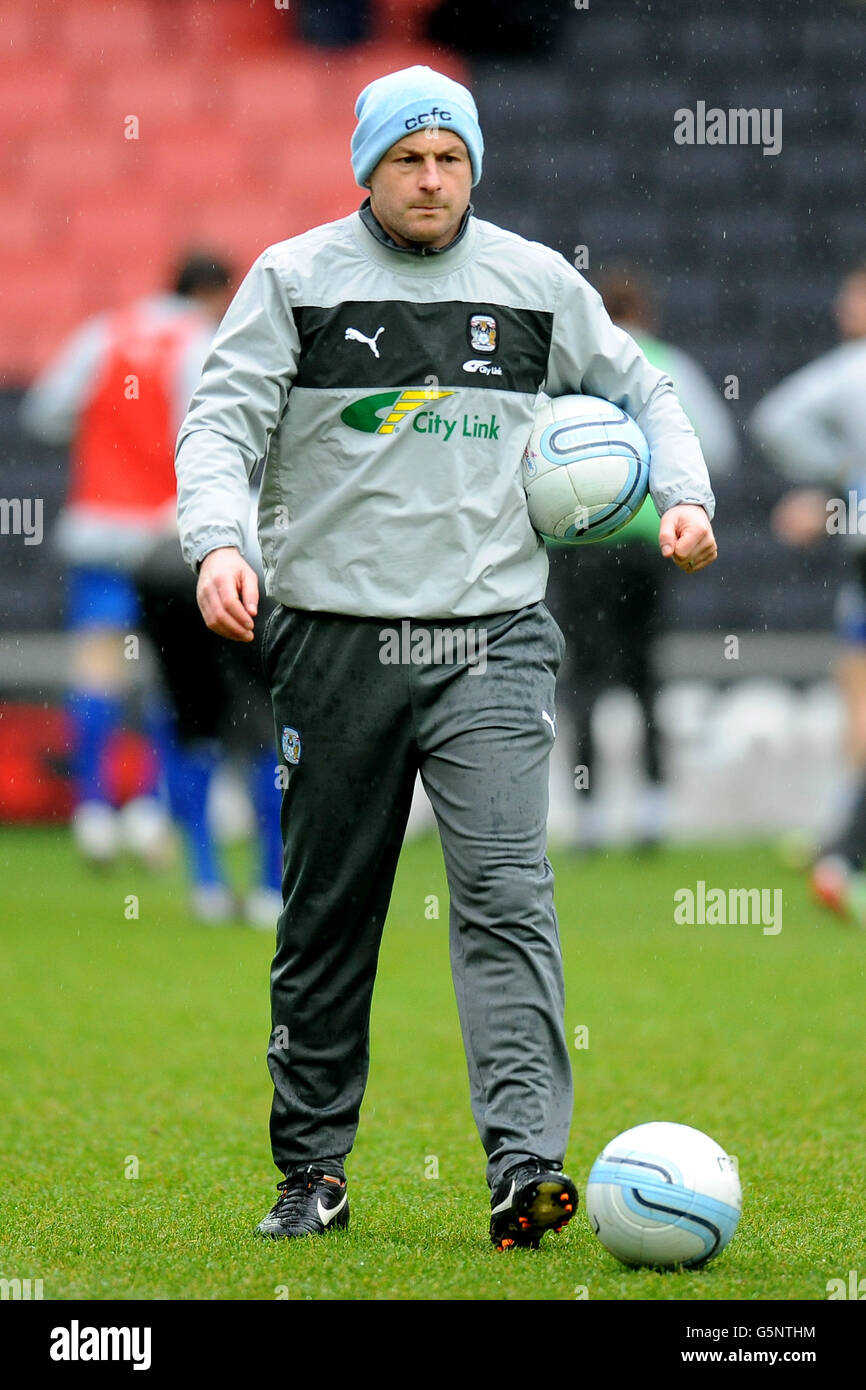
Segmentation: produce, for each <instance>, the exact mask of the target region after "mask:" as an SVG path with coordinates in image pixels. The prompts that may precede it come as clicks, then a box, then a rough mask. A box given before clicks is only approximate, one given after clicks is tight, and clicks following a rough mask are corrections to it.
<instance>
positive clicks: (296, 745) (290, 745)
mask: <svg viewBox="0 0 866 1390" xmlns="http://www.w3.org/2000/svg"><path fill="white" fill-rule="evenodd" d="M282 745H283V757H284V758H285V760H286V762H287V763H293V764H297V763H299V762H300V761H301V735H300V734H299V733H298V731H297V729H291V728H289V725H288V724H284V725H283V738H282Z"/></svg>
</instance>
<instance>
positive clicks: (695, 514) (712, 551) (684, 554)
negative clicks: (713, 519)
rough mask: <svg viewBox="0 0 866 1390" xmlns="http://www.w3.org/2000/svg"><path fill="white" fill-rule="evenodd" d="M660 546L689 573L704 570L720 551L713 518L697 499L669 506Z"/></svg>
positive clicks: (660, 530)
mask: <svg viewBox="0 0 866 1390" xmlns="http://www.w3.org/2000/svg"><path fill="white" fill-rule="evenodd" d="M659 545H660V546H661V552H662V555H664V556H665V558H668V557H670V559H671V560H673V562H674V564H675V565H676V566H677V567H678V568H679V569H681V570H684V571H685V573H686V574H693V573H694V572H695V571H696V570H702V569H705V568H706V566H707V565H711V564H712V563H713V561H714V560H715V558H716V556H717V555H718V553H719V551H718V547H717V545H716V538H715V536H714V535H713V528H712V526H711V525H710V518H709V517H708V516H707V514H706V512H705V511H704V509H703V507H700V506H698V505H697V503H695V502H679V503H678V504H677V505H676V506H675V507H669V508H668V510H667V511H666V512H665V514H664V516H663V517H662V522H661V527H660V528H659Z"/></svg>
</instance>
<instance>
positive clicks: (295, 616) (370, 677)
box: [177, 67, 716, 1249]
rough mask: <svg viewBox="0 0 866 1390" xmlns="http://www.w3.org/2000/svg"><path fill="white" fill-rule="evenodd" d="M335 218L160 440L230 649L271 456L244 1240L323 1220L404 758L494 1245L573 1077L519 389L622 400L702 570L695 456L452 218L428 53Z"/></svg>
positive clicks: (375, 134)
mask: <svg viewBox="0 0 866 1390" xmlns="http://www.w3.org/2000/svg"><path fill="white" fill-rule="evenodd" d="M356 114H357V116H358V125H357V128H356V131H355V134H354V136H353V139H352V167H353V170H354V173H355V177H356V179H357V182H358V183H359V184H360V186H361V187H364V188H369V191H370V196H369V198H368V199H366V200H365V202H364V203H363V204H362V206H361V208H360V210H359V212H356V213H353V214H352V215H350V216H349V217H345V218H342V219H341V220H339V221H337V222H333V223H330V224H328V225H327V226H323V227H316V228H314V229H313V230H312V231H310V232H307V233H305V234H304V235H302V236H298V237H294V238H292V239H291V240H290V241H286V242H283V243H281V244H279V245H277V246H272V247H270V248H269V249H268V250H267V251H265V252H264V253H263V255H262V256H260V257H259V259H258V260H257V261H256V263H255V265H254V266H253V268H252V269H251V271H250V272H249V275H248V276H247V278H246V280H245V281H244V283H243V284H242V286H241V288H240V290H239V291H238V294H237V296H236V298H235V300H234V302H233V304H232V306H231V308H230V309H229V311H228V313H227V315H226V317H225V319H224V321H223V324H222V326H221V328H220V330H219V332H218V334H217V337H216V339H215V342H214V346H213V350H212V352H211V355H210V358H209V359H208V362H207V363H206V365H205V368H204V372H203V375H202V380H201V383H200V386H199V388H198V391H197V392H196V394H195V396H194V397H193V401H192V404H191V407H190V411H189V415H188V416H187V419H186V421H185V423H184V426H183V428H182V430H181V434H180V438H179V442H178V453H177V472H178V494H179V519H180V529H181V535H182V538H183V544H184V549H185V554H186V557H187V560H188V562H189V564H190V565H192V566H193V567H198V569H199V586H198V595H199V605H200V607H201V610H202V614H203V616H204V619H205V622H206V623H207V625H208V626H209V627H210V628H211V629H212V630H214V631H215V632H219V633H221V634H222V635H223V636H225V637H228V638H232V639H234V640H236V641H245V640H247V641H248V640H249V639H250V636H251V633H252V630H253V622H254V618H255V615H256V609H257V602H258V591H257V585H256V580H255V575H254V573H253V571H252V570H251V569H250V568H249V566H248V565H246V564H245V562H244V560H243V559H242V557H241V554H240V549H241V544H242V539H243V518H244V504H245V499H246V495H247V475H248V474H249V473H250V472H252V470H253V469H255V467H256V466H257V464H258V463H259V462H260V461H264V463H265V471H264V481H263V485H262V492H261V500H260V509H259V532H260V537H261V543H262V554H263V559H264V566H265V581H266V587H267V591H268V593H269V594H270V595H271V596H272V597H273V598H275V599H276V600H277V604H278V606H277V608H276V610H275V613H274V614H273V616H272V618H271V619H270V620H269V623H268V628H267V631H266V633H265V641H264V660H265V664H266V668H267V672H268V678H269V681H270V684H271V690H272V695H273V704H274V717H275V721H276V728H277V738H278V743H279V747H280V749H281V752H282V758H283V766H284V770H285V791H284V795H283V808H282V828H283V838H284V847H285V873H284V879H283V904H284V905H283V911H282V913H281V915H280V919H279V923H278V927H277V949H276V955H275V958H274V963H273V968H272V975H271V999H272V1025H273V1027H272V1033H271V1042H270V1047H269V1053H268V1060H269V1066H270V1071H271V1076H272V1078H273V1082H274V1101H273V1108H272V1112H271V1141H272V1149H273V1154H274V1161H275V1163H276V1165H277V1167H278V1168H279V1169H280V1171H281V1172H282V1173H283V1174H285V1176H284V1178H283V1180H282V1181H281V1182H280V1183H279V1184H278V1189H279V1191H280V1197H279V1200H278V1201H277V1203H276V1205H275V1206H274V1207H273V1209H272V1211H271V1212H270V1213H269V1215H268V1216H267V1217H266V1218H265V1219H264V1220H263V1221H262V1222H261V1224H260V1226H259V1228H258V1229H259V1231H260V1233H261V1234H262V1235H265V1236H271V1237H275V1238H276V1237H285V1236H295V1235H302V1234H307V1233H312V1232H316V1233H323V1232H325V1231H327V1230H328V1229H329V1227H339V1226H344V1225H345V1224H346V1222H347V1221H348V1203H347V1191H346V1174H345V1167H344V1161H345V1157H346V1155H347V1154H348V1153H349V1151H350V1149H351V1147H352V1144H353V1142H354V1138H355V1133H356V1130H357V1125H358V1116H359V1111H360V1105H361V1099H362V1095H363V1091H364V1086H365V1083H366V1077H367V1067H368V1028H369V1010H370V1000H371V996H372V990H373V983H374V979H375V974H376V962H377V954H378V948H379V941H380V937H381V932H382V927H383V924H384V920H385V915H386V912H387V908H388V903H389V899H390V894H391V888H392V883H393V878H394V873H395V870H396V865H397V859H398V856H399V852H400V846H401V843H402V839H403V833H404V829H405V825H406V818H407V815H408V811H409V804H410V800H411V795H412V788H413V784H414V779H415V774H416V771H418V770H420V773H421V777H422V779H423V781H424V785H425V788H426V791H427V793H428V795H429V797H430V800H431V803H432V805H433V807H434V810H435V812H436V817H437V821H438V825H439V831H440V835H441V839H442V848H443V854H444V858H445V866H446V872H447V876H448V885H449V894H450V933H451V960H452V969H453V975H454V985H455V992H456V995H457V1002H458V1008H459V1013H460V1021H461V1027H462V1031H463V1038H464V1043H465V1048H466V1056H467V1063H468V1069H469V1080H470V1093H471V1103H472V1109H473V1114H474V1116H475V1120H476V1123H477V1125H478V1129H479V1133H480V1135H481V1140H482V1143H483V1145H484V1148H485V1151H486V1153H487V1178H488V1182H489V1185H490V1187H491V1190H492V1196H491V1207H492V1212H491V1222H490V1235H491V1239H492V1240H493V1243H494V1245H496V1247H497V1248H499V1249H507V1248H509V1247H511V1246H514V1245H525V1246H532V1247H535V1246H537V1245H538V1243H539V1241H540V1239H541V1237H542V1235H543V1234H544V1232H545V1231H547V1230H550V1229H559V1228H561V1227H562V1226H563V1225H564V1224H565V1223H566V1222H567V1221H568V1220H569V1219H570V1217H571V1215H572V1214H573V1212H574V1209H575V1207H576V1204H577V1192H576V1190H575V1187H574V1184H573V1182H572V1181H571V1179H570V1178H568V1177H567V1176H566V1175H565V1174H564V1173H563V1171H562V1164H563V1160H564V1156H565V1147H566V1141H567V1137H568V1128H569V1123H570V1118H571V1107H572V1085H571V1067H570V1061H569V1054H568V1048H567V1045H566V1039H565V1030H564V1021H563V1007H564V1004H563V976H562V961H561V954H560V946H559V935H558V927H557V919H556V914H555V911H554V906H553V876H552V872H551V868H550V864H549V862H548V860H547V858H546V855H545V822H546V814H547V783H548V761H549V753H550V747H551V744H552V741H553V738H554V735H555V713H554V685H555V677H556V671H557V669H558V667H559V664H560V661H561V659H562V654H563V647H564V643H563V638H562V634H561V632H560V631H559V628H558V627H557V625H556V624H555V622H554V621H553V619H552V618H551V616H550V614H549V613H548V611H547V609H546V608H545V606H544V604H543V602H542V600H543V596H544V591H545V584H546V580H547V559H546V554H545V549H544V544H543V542H542V540H541V538H540V536H538V535H537V534H536V533H535V532H534V531H533V529H532V527H531V525H530V522H529V518H528V515H527V508H526V499H525V495H524V492H523V488H522V486H521V481H520V460H521V456H522V452H523V447H524V445H525V443H526V440H527V438H528V436H529V433H530V430H531V428H532V423H533V406H534V403H535V400H536V397H537V394H538V392H539V390H540V389H541V388H542V387H543V388H544V389H545V390H546V392H547V393H548V394H549V395H553V396H556V395H561V394H564V393H566V392H572V391H580V390H584V391H586V392H588V393H591V394H596V395H600V396H605V397H608V398H609V399H612V400H614V401H616V402H617V403H618V404H620V405H621V406H622V407H623V408H624V409H625V410H627V411H628V412H629V413H630V414H631V415H633V416H635V417H636V418H637V419H638V421H639V423H640V424H641V425H642V427H643V429H644V431H645V433H646V435H647V438H648V440H649V442H650V446H651V449H652V454H653V458H652V470H651V473H652V478H651V486H652V491H653V498H654V501H655V503H656V506H657V508H658V510H659V512H660V513H661V514H662V516H663V519H662V526H661V535H660V544H661V549H662V552H663V554H665V555H668V556H670V557H671V559H672V560H673V561H674V563H675V564H677V565H678V566H679V567H680V568H682V569H685V570H699V569H701V568H703V567H704V566H705V565H707V564H709V563H711V561H712V560H713V559H715V555H716V547H715V541H714V538H713V533H712V528H711V526H710V519H709V518H710V515H711V513H712V507H713V498H712V492H711V489H710V486H709V479H708V477H707V472H706V468H705V465H704V462H703V458H702V456H701V452H700V447H699V445H698V442H697V439H696V438H695V435H694V432H693V431H692V429H691V427H690V425H689V424H688V421H687V420H686V418H685V416H684V414H683V412H682V410H681V409H680V407H679V404H678V402H677V400H676V397H675V395H674V393H673V389H672V387H671V385H670V382H669V380H668V379H667V378H666V377H665V376H664V375H663V374H662V373H661V372H658V371H655V370H654V369H652V368H651V367H650V366H649V365H648V363H647V361H646V359H645V358H644V357H643V355H642V353H641V352H640V351H639V349H638V348H637V346H636V345H635V344H634V343H633V342H632V340H631V339H630V338H628V336H627V335H626V334H624V333H622V332H621V331H619V330H618V329H616V328H614V327H613V325H612V324H611V322H610V320H609V319H608V317H607V315H606V314H605V312H604V310H603V308H602V305H601V301H600V299H599V297H598V295H597V294H595V292H594V291H593V290H592V289H591V288H590V287H589V286H588V285H587V283H586V282H585V281H584V280H583V278H582V277H581V276H580V275H579V274H578V273H577V272H576V271H575V270H573V269H572V268H571V266H569V265H568V263H567V262H566V261H564V260H563V259H562V258H561V257H560V256H559V255H557V254H556V253H555V252H553V251H552V250H550V249H548V248H547V247H544V246H541V245H539V244H537V243H530V242H526V241H524V240H522V239H521V238H520V237H517V236H515V235H514V234H512V233H510V232H507V231H503V230H501V229H500V228H498V227H495V226H493V225H491V224H490V223H487V222H484V221H481V220H479V219H478V218H476V217H475V216H474V215H473V210H472V207H471V204H470V201H469V198H470V190H471V188H472V186H473V185H474V184H476V183H477V182H478V180H479V178H480V175H481V160H482V152H483V144H482V138H481V131H480V129H479V126H478V119H477V112H476V108H475V103H474V102H473V100H472V97H471V95H470V94H469V92H468V91H467V90H466V89H465V88H464V87H462V86H460V85H459V84H458V83H455V82H453V81H451V80H450V79H448V78H446V77H444V76H442V75H441V74H439V73H435V72H433V71H431V70H430V69H429V68H425V67H414V68H409V69H406V70H404V71H401V72H396V73H391V74H389V75H388V76H386V77H383V78H380V79H378V80H377V81H375V82H373V83H371V84H370V85H369V86H368V87H367V88H365V90H364V91H363V92H362V93H361V95H360V97H359V99H358V102H357V106H356Z"/></svg>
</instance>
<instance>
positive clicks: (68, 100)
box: [0, 33, 75, 139]
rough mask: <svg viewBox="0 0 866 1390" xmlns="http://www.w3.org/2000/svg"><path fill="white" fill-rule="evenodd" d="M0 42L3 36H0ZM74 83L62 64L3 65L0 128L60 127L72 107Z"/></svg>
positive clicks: (8, 131) (7, 131) (9, 131)
mask: <svg viewBox="0 0 866 1390" xmlns="http://www.w3.org/2000/svg"><path fill="white" fill-rule="evenodd" d="M0 42H2V33H0ZM74 87H75V80H74V74H73V70H72V68H70V67H69V66H68V65H67V64H65V63H56V62H48V61H43V60H42V59H41V58H40V59H39V62H38V64H35V63H24V62H17V61H16V62H15V63H6V62H4V63H3V64H2V68H0V126H2V129H3V132H4V135H5V137H6V138H7V139H8V138H9V136H10V135H12V134H13V133H14V132H22V131H31V130H46V131H56V130H57V129H58V127H60V128H62V126H63V125H64V123H65V122H66V119H67V117H68V116H69V115H70V113H71V112H72V109H73V104H74Z"/></svg>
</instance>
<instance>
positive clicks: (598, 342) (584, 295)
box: [544, 260, 715, 517]
mask: <svg viewBox="0 0 866 1390" xmlns="http://www.w3.org/2000/svg"><path fill="white" fill-rule="evenodd" d="M544 389H545V391H546V392H547V394H548V395H549V396H562V395H568V394H570V393H572V392H582V393H583V394H584V395H588V396H600V397H602V398H603V399H604V400H608V401H612V402H613V403H614V405H618V406H619V407H620V408H621V409H622V410H624V411H626V413H627V414H629V415H631V417H632V419H634V420H636V421H637V423H638V424H639V425H640V427H641V429H642V430H643V432H644V434H645V436H646V440H647V443H648V444H649V448H650V492H651V494H652V498H653V501H654V503H655V506H656V511H657V512H658V513H659V515H660V516H661V515H662V514H663V513H664V512H666V511H667V510H668V508H669V507H673V506H675V505H676V504H677V503H678V502H695V503H697V504H698V505H699V506H702V507H704V508H706V511H707V515H708V516H709V517H712V515H713V512H714V509H715V499H714V497H713V492H712V488H711V487H710V479H709V474H708V473H707V466H706V463H705V462H704V456H703V454H702V453H701V446H700V444H699V442H698V438H697V435H696V434H695V432H694V430H693V429H692V426H691V425H690V424H689V421H688V419H687V417H686V415H685V412H684V411H683V409H682V406H681V405H680V403H679V401H678V400H677V397H676V395H675V393H674V388H673V383H672V382H671V379H670V377H667V376H665V375H664V373H663V372H660V371H657V370H656V368H655V367H651V366H650V364H649V362H648V361H647V359H646V357H645V356H644V354H643V353H642V352H641V350H640V348H639V347H638V345H637V343H636V342H635V341H634V339H633V338H632V337H630V336H629V334H628V333H625V332H624V331H623V330H622V329H621V328H617V327H615V325H614V324H613V323H612V322H611V320H610V318H609V317H608V314H607V311H606V310H605V308H604V305H603V303H602V300H601V295H599V294H598V293H597V291H596V290H594V289H593V288H592V286H591V285H590V284H588V282H587V281H586V280H584V278H583V276H582V275H580V274H579V273H578V272H577V271H576V270H573V269H572V267H571V266H570V265H568V263H567V262H566V261H564V260H563V261H562V286H561V290H560V297H559V303H558V305H557V308H556V311H555V313H554V320H553V338H552V341H551V347H550V356H549V359H548V371H547V379H546V383H545V387H544Z"/></svg>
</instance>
